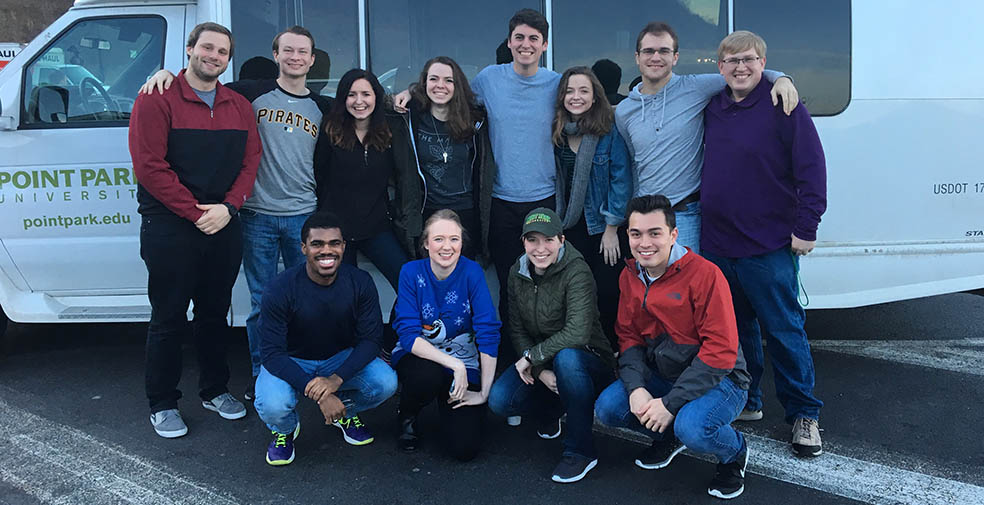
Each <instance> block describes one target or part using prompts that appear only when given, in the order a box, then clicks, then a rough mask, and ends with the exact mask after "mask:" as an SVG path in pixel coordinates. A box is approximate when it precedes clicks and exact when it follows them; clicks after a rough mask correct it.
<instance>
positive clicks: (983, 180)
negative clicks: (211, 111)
mask: <svg viewBox="0 0 984 505" xmlns="http://www.w3.org/2000/svg"><path fill="white" fill-rule="evenodd" d="M234 6H235V9H233V2H232V1H231V0H201V1H197V2H196V1H193V0H143V1H132V0H131V1H123V0H115V1H113V0H77V1H76V2H75V6H74V7H73V8H72V9H70V10H69V11H68V12H67V13H65V14H64V15H63V16H62V17H61V18H60V19H58V20H57V21H55V22H54V23H53V24H52V25H51V26H50V27H48V28H47V29H46V30H45V31H44V32H42V33H41V34H40V35H39V36H38V37H37V38H36V39H35V40H34V41H32V42H31V43H30V44H28V45H27V46H26V47H25V48H24V49H23V50H22V51H21V52H20V54H18V55H17V56H16V57H15V58H14V59H13V60H12V61H11V62H10V63H9V64H8V65H7V67H6V68H5V69H4V70H3V72H2V73H0V215H2V216H3V218H2V219H0V307H2V309H3V312H5V313H6V314H7V315H8V316H9V317H10V319H12V320H14V321H18V322H56V321H64V322H72V321H144V320H147V319H148V318H149V315H150V308H149V303H148V301H147V297H146V279H147V274H146V270H145V268H144V265H143V263H142V261H141V259H140V256H139V253H138V238H137V237H138V227H139V225H138V223H139V222H140V220H139V219H138V216H137V214H136V208H137V204H136V199H135V188H136V186H135V180H134V178H133V172H132V165H131V163H130V157H129V153H128V150H127V140H126V138H127V122H128V117H129V112H130V109H131V107H132V104H133V100H134V97H135V93H136V89H137V88H138V86H139V85H140V84H141V83H142V82H143V81H144V80H145V79H146V78H147V77H148V76H149V75H151V74H153V73H154V72H155V71H156V70H158V69H160V68H167V69H170V70H176V69H179V68H182V67H183V66H184V65H185V55H184V42H185V40H186V36H187V32H188V31H189V30H190V28H191V27H193V26H194V25H195V24H197V23H199V22H202V21H216V22H218V23H221V24H223V25H226V26H229V27H231V29H232V31H233V34H234V37H235V41H236V49H235V57H234V58H233V62H232V64H231V65H230V67H229V70H228V71H227V72H226V74H225V75H224V76H223V80H224V81H228V80H233V79H235V78H237V76H238V73H239V69H240V67H241V65H242V64H243V63H244V62H245V61H246V60H248V59H250V58H253V57H257V56H261V57H270V51H271V48H270V42H271V39H272V37H273V35H274V34H275V33H277V32H278V31H280V30H282V29H284V28H286V27H288V26H291V25H294V24H301V25H304V26H306V27H308V28H309V29H311V30H312V32H313V33H314V36H315V38H316V40H317V42H318V50H319V52H318V53H317V55H318V62H317V64H316V66H315V68H314V69H313V70H312V73H311V76H310V77H311V79H312V83H313V84H314V85H315V89H316V91H319V92H324V93H331V92H332V90H333V84H332V83H333V82H334V80H333V78H337V77H338V76H340V75H341V74H342V73H343V72H344V71H345V70H346V69H348V68H351V67H363V68H369V69H371V70H373V71H374V72H375V73H376V74H377V75H385V76H386V77H385V79H384V80H385V81H386V82H385V85H386V86H387V87H388V88H389V89H390V90H391V91H392V90H399V89H403V88H404V87H405V86H406V85H407V83H408V82H410V81H412V80H414V79H415V76H416V75H417V72H418V71H419V68H420V67H421V66H422V65H423V63H424V61H426V60H427V59H428V58H430V57H431V56H435V55H438V54H444V55H448V56H451V57H453V58H454V59H456V60H457V61H458V62H459V63H460V64H461V65H462V67H463V68H464V69H465V71H466V73H467V74H469V76H473V75H475V74H476V73H477V72H478V70H479V69H481V68H482V67H484V66H485V65H488V64H492V63H495V54H496V48H497V46H499V44H500V43H501V42H502V41H503V40H504V39H505V38H506V35H507V33H506V32H507V21H508V19H509V17H510V16H511V15H512V13H513V12H515V11H516V10H518V9H520V8H523V7H532V8H537V9H541V10H542V11H543V12H544V14H545V15H546V16H547V18H548V20H549V21H550V24H551V33H550V35H549V42H550V46H549V50H548V52H547V53H546V54H545V57H544V62H543V64H544V65H545V66H546V67H548V68H552V69H555V70H558V71H562V70H563V69H565V68H567V67H569V66H573V65H585V64H586V65H591V64H592V63H593V62H594V61H596V60H598V59H601V58H608V59H611V60H613V61H615V62H616V63H618V64H619V65H620V66H621V68H622V70H623V80H622V87H621V91H622V93H626V92H627V89H628V83H629V81H631V79H632V78H633V77H634V76H635V75H637V73H638V71H637V68H636V67H635V65H634V60H633V52H634V49H635V37H636V34H637V33H638V31H639V30H640V29H641V28H642V26H643V25H644V24H645V23H646V22H647V21H650V20H663V21H666V22H668V23H670V24H671V25H673V26H674V27H675V28H676V30H677V32H678V34H679V36H680V63H679V64H678V66H677V68H676V71H677V72H678V73H696V72H716V71H717V67H716V64H715V55H716V48H717V44H718V42H719V41H720V39H721V38H723V37H724V36H725V35H726V34H727V33H729V32H730V31H733V30H736V29H749V30H753V31H755V32H758V33H759V34H761V35H762V36H763V37H764V38H765V39H766V41H767V42H768V43H769V47H770V49H769V52H768V66H769V67H770V68H773V69H778V70H782V71H784V72H786V73H788V74H790V75H792V76H793V77H794V78H795V80H796V85H797V87H798V88H799V90H800V93H801V96H802V97H803V98H804V100H805V103H806V105H807V107H808V108H809V110H810V112H811V113H812V114H813V116H814V120H815V122H816V124H817V128H818V130H819V132H820V137H821V139H822V141H823V145H824V148H825V151H826V156H827V171H828V199H829V205H828V210H827V213H826V214H825V215H824V217H823V222H822V223H821V225H820V230H819V234H818V239H819V242H818V245H817V248H816V250H815V252H814V253H812V254H811V255H810V256H808V257H806V258H804V260H803V261H802V271H801V277H802V285H803V287H804V292H803V293H801V295H802V297H803V299H804V302H805V299H806V298H807V297H808V298H809V303H808V305H807V306H808V308H831V307H852V306H860V305H866V304H873V303H880V302H887V301H893V300H901V299H907V298H915V297H921V296H928V295H936V294H941V293H949V292H957V291H965V290H971V289H977V288H981V287H984V171H981V160H982V159H984V148H982V145H984V142H981V140H980V138H979V137H980V132H981V131H982V129H981V126H980V124H979V123H980V122H981V118H984V84H982V82H984V75H982V71H981V70H980V65H979V64H978V63H977V60H978V59H979V54H978V53H979V48H981V47H984V31H981V30H980V29H979V28H978V26H977V22H978V20H979V19H981V17H982V15H984V5H982V4H980V3H979V2H977V1H975V0H954V1H953V2H949V3H948V4H947V7H946V8H940V7H934V6H932V5H929V4H926V3H925V2H916V1H913V0H900V1H897V2H891V4H890V5H889V4H887V3H885V2H872V1H864V0H855V1H851V0H830V1H827V2H788V1H784V0H659V1H653V2H646V3H642V4H640V3H639V2H637V1H635V0H611V1H609V2H605V3H604V5H602V6H599V4H597V2H593V1H590V0H569V1H565V2H553V1H551V0H546V1H539V0H538V1H536V2H533V1H528V0H501V1H498V2H478V1H470V0H464V1H463V0H431V1H429V2H426V4H425V5H424V6H421V4H420V3H419V2H412V1H410V0H337V1H331V2H321V1H319V2H314V1H297V0H236V1H235V2H234ZM329 61H330V68H331V69H333V70H331V69H329V65H328V63H329ZM748 197H749V198H755V197H756V195H748ZM380 279H381V278H380ZM377 284H378V285H379V286H380V292H381V294H382V295H383V298H384V303H385V301H386V299H389V300H392V292H391V290H390V289H389V287H388V286H387V285H386V283H385V282H378V283H377ZM248 308H249V297H248V294H247V292H246V289H245V283H243V282H240V283H239V284H237V287H236V289H235V295H234V302H233V307H232V310H231V320H232V322H233V323H234V324H236V325H242V324H244V321H245V317H246V315H247V313H248Z"/></svg>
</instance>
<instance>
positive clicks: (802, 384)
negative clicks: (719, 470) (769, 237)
mask: <svg viewBox="0 0 984 505" xmlns="http://www.w3.org/2000/svg"><path fill="white" fill-rule="evenodd" d="M704 256H705V257H706V258H707V259H708V260H710V261H711V262H713V263H714V264H715V265H717V266H718V268H720V269H721V272H723V273H724V277H725V278H726V279H728V284H729V285H730V286H731V298H732V300H733V302H734V305H735V319H736V321H737V323H738V341H739V342H740V343H741V349H742V351H743V352H744V353H745V362H746V363H747V365H748V373H749V374H750V375H751V376H752V383H751V385H750V386H749V388H748V405H747V406H746V408H748V409H749V410H760V409H761V408H762V388H761V385H762V373H763V372H764V369H765V355H764V352H763V349H762V334H763V333H764V334H765V339H766V342H767V344H768V346H769V354H770V355H771V356H772V370H773V375H774V376H775V383H776V397H777V398H778V399H779V403H780V404H782V407H783V409H784V410H785V411H786V422H788V423H792V422H794V421H795V420H796V418H798V417H807V418H810V419H818V418H819V417H820V408H821V407H823V402H821V401H820V400H819V399H817V397H816V396H814V395H813V386H814V381H815V371H814V368H813V355H812V354H811V353H810V342H809V341H808V340H807V339H806V330H804V328H803V326H804V324H806V312H805V311H804V310H803V307H801V306H800V304H799V300H798V299H797V293H798V285H797V279H796V272H797V270H798V269H799V258H797V257H796V256H794V255H793V254H792V252H791V251H790V249H789V248H788V247H784V248H782V249H779V250H778V251H773V252H770V253H766V254H760V255H758V256H751V257H748V258H722V257H720V256H715V255H713V254H707V253H705V255H704Z"/></svg>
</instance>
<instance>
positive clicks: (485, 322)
mask: <svg viewBox="0 0 984 505" xmlns="http://www.w3.org/2000/svg"><path fill="white" fill-rule="evenodd" d="M500 326H502V324H501V323H500V322H499V319H498V318H497V317H496V315H495V305H493V303H492V295H490V294H489V287H488V285H487V284H486V283H485V272H483V271H482V267H481V266H479V264H478V263H475V262H474V261H472V260H470V259H468V258H465V257H463V256H462V257H461V258H460V259H459V260H458V265H457V266H456V267H455V269H454V271H453V272H451V275H449V276H448V278H447V279H444V280H438V279H437V277H435V276H434V272H433V271H432V270H431V267H430V258H424V259H420V260H416V261H411V262H409V263H407V264H405V265H403V268H402V269H401V270H400V290H399V294H398V296H397V299H396V319H395V320H394V322H393V329H395V330H396V334H397V336H398V337H399V341H398V342H397V344H396V348H394V349H393V366H394V367H395V366H396V364H397V363H398V362H399V361H400V359H401V358H403V356H406V355H407V353H409V352H410V349H412V348H413V343H414V341H415V340H417V337H423V338H424V339H425V340H427V341H428V342H430V343H431V345H433V346H434V347H436V348H437V349H438V350H440V351H441V352H444V353H445V354H449V355H451V356H454V357H456V358H458V359H460V360H461V361H463V362H464V363H465V367H466V368H467V369H468V381H469V382H472V383H475V384H479V383H480V382H481V377H480V372H479V371H480V366H479V365H480V362H479V359H478V353H483V354H488V355H489V356H497V355H498V349H499V327H500Z"/></svg>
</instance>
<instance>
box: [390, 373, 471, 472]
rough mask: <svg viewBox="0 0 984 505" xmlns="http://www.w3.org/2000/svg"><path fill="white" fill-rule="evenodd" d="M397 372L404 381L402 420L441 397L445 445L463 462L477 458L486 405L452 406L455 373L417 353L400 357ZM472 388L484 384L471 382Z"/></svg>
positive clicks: (401, 380)
mask: <svg viewBox="0 0 984 505" xmlns="http://www.w3.org/2000/svg"><path fill="white" fill-rule="evenodd" d="M396 375H397V377H399V379H400V383H401V384H403V389H402V390H401V392H400V414H399V417H400V419H401V421H402V420H403V419H407V418H410V417H415V416H416V415H417V414H419V413H420V411H421V410H422V409H423V408H424V407H426V406H427V405H428V404H429V403H431V402H432V401H434V400H437V410H438V412H439V413H440V419H441V430H442V431H443V432H444V433H443V435H444V442H445V448H446V449H447V450H448V452H450V453H451V455H452V456H454V457H455V458H456V459H458V460H459V461H470V460H472V459H474V458H475V456H476V455H477V454H478V451H479V450H480V449H481V448H482V428H483V424H484V422H485V405H484V404H483V405H470V406H467V407H459V408H457V409H452V408H451V406H450V405H448V397H449V396H450V394H449V392H450V389H451V379H452V376H451V374H450V373H448V372H447V371H446V370H445V369H444V367H443V366H441V365H439V364H437V363H434V362H433V361H430V360H426V359H423V358H418V357H417V356H414V355H413V354H407V355H406V356H403V357H402V358H400V362H399V363H397V364H396ZM468 389H469V390H472V391H479V390H480V387H479V386H478V385H476V384H469V386H468ZM418 426H419V425H418Z"/></svg>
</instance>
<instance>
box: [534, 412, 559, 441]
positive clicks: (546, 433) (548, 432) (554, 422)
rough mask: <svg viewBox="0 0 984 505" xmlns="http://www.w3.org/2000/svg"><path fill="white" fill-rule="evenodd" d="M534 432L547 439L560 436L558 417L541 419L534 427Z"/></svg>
mask: <svg viewBox="0 0 984 505" xmlns="http://www.w3.org/2000/svg"><path fill="white" fill-rule="evenodd" d="M536 434H537V435H539V436H540V438H545V439H547V440H552V439H555V438H557V437H559V436H560V418H559V417H558V418H557V419H551V420H549V421H541V422H540V426H537V428H536Z"/></svg>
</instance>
